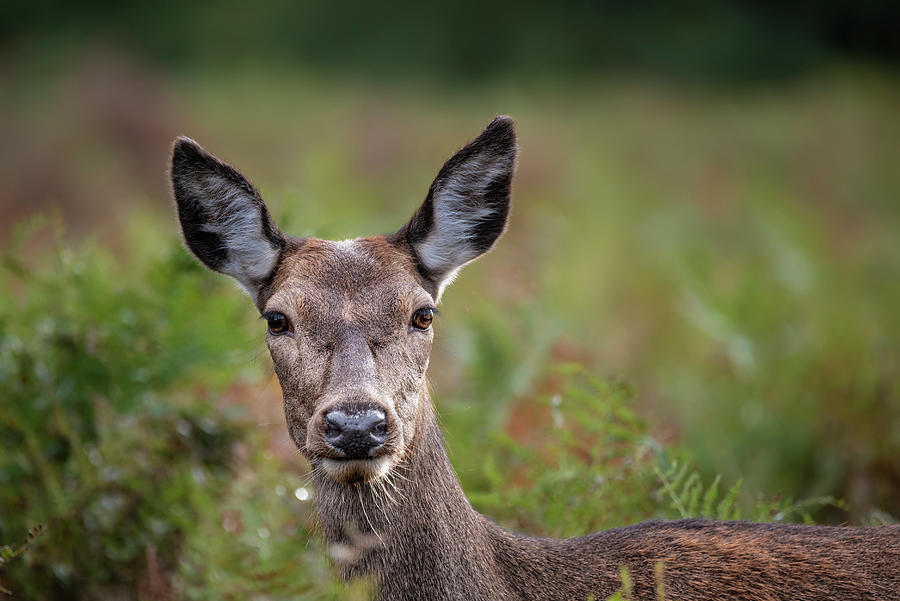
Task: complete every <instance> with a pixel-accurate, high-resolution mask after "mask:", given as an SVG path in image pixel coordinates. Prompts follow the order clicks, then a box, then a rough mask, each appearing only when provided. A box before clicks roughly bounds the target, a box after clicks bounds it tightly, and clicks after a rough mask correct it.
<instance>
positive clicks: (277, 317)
mask: <svg viewBox="0 0 900 601" xmlns="http://www.w3.org/2000/svg"><path fill="white" fill-rule="evenodd" d="M263 317H265V318H266V321H267V322H268V324H269V333H270V334H274V335H276V336H277V335H279V334H284V333H286V332H287V331H288V330H290V329H291V323H290V322H289V321H288V318H287V317H286V316H285V315H284V314H282V313H278V312H277V311H269V312H268V313H266V314H265V315H264V316H263Z"/></svg>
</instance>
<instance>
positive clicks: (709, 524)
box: [170, 116, 900, 601]
mask: <svg viewBox="0 0 900 601" xmlns="http://www.w3.org/2000/svg"><path fill="white" fill-rule="evenodd" d="M517 152H518V147H517V141H516V133H515V127H514V122H513V120H512V119H511V118H510V117H506V116H500V117H496V118H495V119H494V120H493V121H491V123H490V124H489V125H488V126H487V127H486V128H485V129H484V130H483V132H482V133H481V134H480V135H479V136H478V137H477V138H475V139H474V140H473V141H471V142H470V143H468V144H467V145H466V146H464V147H463V148H462V149H461V150H459V151H458V152H456V153H455V154H454V155H452V156H451V158H450V159H449V160H447V161H446V163H445V164H444V165H443V167H441V169H440V171H439V172H438V174H437V177H436V178H435V179H434V181H433V183H432V184H431V187H430V188H429V190H428V192H427V195H426V197H425V200H424V202H423V203H422V204H421V206H419V208H418V209H417V210H416V211H415V213H414V214H413V215H412V218H411V219H410V220H409V221H408V222H407V223H406V224H405V225H403V226H402V227H401V228H400V229H398V230H397V231H395V232H393V233H388V234H379V235H374V236H368V237H361V238H356V239H352V240H343V241H328V240H323V239H319V238H315V237H305V238H295V237H291V236H289V235H286V234H284V233H282V232H281V231H280V230H279V228H278V227H277V225H276V224H275V222H274V221H273V220H272V218H271V216H270V215H269V211H268V209H267V208H266V205H265V203H264V202H263V199H262V196H261V195H260V193H259V191H258V190H257V189H256V188H255V187H254V186H253V184H251V183H250V181H249V180H248V179H247V178H246V177H245V176H243V175H242V174H241V173H240V172H238V171H237V170H236V169H234V168H233V167H231V166H230V165H228V164H227V163H225V162H223V161H221V160H219V159H217V158H215V157H214V156H213V155H211V154H209V153H208V152H207V151H206V150H204V149H203V148H202V147H201V146H200V145H198V144H197V143H196V142H194V141H193V140H191V139H189V138H186V137H179V138H177V139H176V140H175V142H174V145H173V149H172V154H171V165H170V176H171V190H172V195H173V197H174V204H175V209H176V211H177V215H178V219H179V222H180V225H181V232H182V234H183V239H184V243H185V245H186V247H187V249H188V250H189V251H190V252H191V253H192V254H193V255H194V256H195V257H196V258H197V259H198V260H199V261H200V262H201V263H202V264H204V265H205V266H207V267H208V268H210V269H212V270H214V271H217V272H220V273H223V274H226V275H229V276H231V277H232V278H234V279H236V280H237V282H239V283H240V285H241V286H242V287H243V288H244V290H245V291H246V292H247V294H248V295H249V296H250V298H251V299H252V301H253V303H254V304H255V306H256V309H257V310H258V311H259V313H260V315H261V317H262V319H264V320H265V321H266V324H267V332H266V343H267V346H268V350H269V353H270V355H271V358H272V362H273V366H274V371H275V373H276V374H277V377H278V381H279V383H280V385H281V390H282V394H283V398H284V414H285V420H286V423H287V429H288V432H289V435H290V438H291V439H292V441H293V442H294V444H296V446H297V448H298V449H299V450H300V452H301V453H302V454H303V455H304V456H305V457H306V459H307V460H308V461H309V463H310V465H311V467H312V480H313V484H314V486H315V495H314V499H315V508H316V509H315V511H316V514H317V518H318V523H319V525H320V529H321V533H322V534H323V535H324V538H325V540H326V542H327V544H328V548H329V549H330V550H331V555H332V556H333V558H334V562H335V564H336V565H337V568H338V570H339V572H340V574H341V576H342V577H343V578H344V579H345V580H350V579H354V578H367V579H370V580H371V581H372V582H374V585H375V595H376V598H377V599H379V600H382V601H412V600H420V599H446V600H460V601H462V600H465V601H496V600H535V601H537V600H540V601H553V600H559V601H563V600H565V601H572V600H584V599H587V598H589V596H592V597H591V598H593V599H597V600H599V599H606V598H608V597H609V596H611V595H614V594H615V593H616V592H617V591H622V590H623V585H624V582H623V581H624V580H625V579H630V580H631V583H630V587H627V588H626V589H625V592H626V593H627V598H632V599H658V598H659V597H658V593H659V591H660V588H659V587H660V586H661V587H662V589H661V590H663V591H664V596H665V598H666V599H670V600H673V601H679V600H693V601H701V600H723V599H743V600H749V601H763V600H766V601H769V600H778V599H790V600H792V601H813V600H815V601H823V600H844V601H849V600H861V599H871V600H876V599H877V600H891V599H892V600H900V525H884V526H869V527H847V526H812V525H796V524H767V523H752V522H744V521H715V520H706V519H681V520H675V521H666V520H650V521H645V522H641V523H638V524H634V525H629V526H624V527H619V528H614V529H611V530H607V531H603V532H597V533H594V534H588V535H586V536H580V537H576V538H569V539H550V538H540V537H534V536H526V535H521V534H517V533H514V532H511V531H508V530H505V529H503V528H502V527H500V526H498V525H497V524H496V523H494V522H493V521H492V520H491V519H489V518H487V517H485V516H483V515H481V514H480V513H478V512H477V511H476V510H475V509H474V508H473V507H472V505H471V504H470V502H469V501H468V499H467V498H466V495H465V493H464V492H463V490H462V488H461V485H460V483H459V480H458V478H457V476H456V473H455V472H454V469H453V466H452V465H451V463H450V460H449V459H448V455H447V451H446V450H445V443H444V438H443V435H442V433H441V429H440V427H439V424H438V420H437V414H436V410H435V407H434V405H433V403H432V400H431V396H430V392H429V387H428V384H427V379H426V370H427V368H428V362H429V356H430V352H431V348H432V342H433V338H434V331H433V328H432V323H433V321H434V317H435V314H436V313H437V308H436V306H437V305H438V303H439V301H440V299H441V295H442V293H443V291H444V290H445V288H446V287H447V286H448V285H449V284H450V283H451V282H452V281H453V279H454V278H455V277H456V275H457V273H458V272H459V270H460V268H462V267H463V266H464V265H466V264H467V263H469V262H471V261H473V260H475V259H476V258H478V257H479V256H481V255H483V254H485V253H486V252H488V251H489V250H490V249H491V248H492V247H493V246H494V244H495V243H496V241H497V239H498V238H499V237H500V235H501V234H502V233H503V232H504V230H505V229H506V227H507V222H508V220H509V215H510V201H511V191H512V178H513V173H514V171H515V167H516V160H517ZM622 568H625V569H627V571H628V574H629V575H630V576H623V572H622V571H621V570H622Z"/></svg>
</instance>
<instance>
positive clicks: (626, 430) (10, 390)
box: [0, 64, 900, 599]
mask: <svg viewBox="0 0 900 601" xmlns="http://www.w3.org/2000/svg"><path fill="white" fill-rule="evenodd" d="M81 69H82V71H81V73H85V72H87V73H88V74H89V75H91V78H79V77H76V76H72V75H67V74H63V75H62V76H61V77H59V78H56V79H54V78H52V77H48V79H46V80H45V81H43V82H36V81H35V82H31V83H29V85H28V86H25V87H24V88H23V89H19V90H18V91H17V92H16V94H15V95H11V96H9V97H7V98H5V99H4V100H3V102H4V106H3V108H4V109H5V113H6V114H8V115H10V116H11V118H14V119H16V120H17V121H18V122H19V123H21V124H23V125H21V127H23V128H25V129H26V130H27V131H28V132H29V136H28V138H27V139H26V140H25V142H23V144H24V147H23V149H22V152H21V158H20V159H17V160H20V161H22V163H17V164H16V166H14V167H15V170H14V171H7V172H3V176H4V180H8V181H10V189H13V190H16V191H17V192H16V193H17V194H21V198H22V199H29V202H28V204H29V206H33V207H37V208H44V209H47V208H48V206H55V207H56V208H55V210H56V211H58V213H59V214H60V215H61V216H62V219H63V220H65V221H66V224H67V225H66V228H65V233H64V234H61V235H54V234H47V233H46V232H47V231H48V230H52V229H53V228H52V227H51V228H46V227H45V228H39V229H38V230H37V231H36V232H34V233H33V234H31V235H29V236H26V237H25V241H24V242H23V245H21V246H20V247H19V250H10V251H9V252H7V253H6V254H4V265H5V268H4V271H3V273H2V275H0V288H2V289H3V290H5V291H11V293H10V294H8V295H7V294H4V297H3V300H4V302H3V303H2V306H0V386H2V389H3V391H4V394H5V396H6V397H7V398H9V399H10V401H9V402H7V403H5V404H4V405H3V407H2V408H0V418H2V421H0V436H2V439H3V442H4V445H5V446H6V447H7V448H10V449H14V451H13V452H12V453H7V454H4V456H3V458H2V462H0V479H2V480H0V481H2V482H3V483H4V484H3V486H0V491H2V492H0V542H2V543H5V544H9V545H12V546H16V544H17V543H18V542H19V541H21V540H24V538H25V537H26V535H27V531H28V529H29V528H31V527H34V526H36V525H37V524H45V525H46V527H47V529H46V532H45V534H44V535H42V536H41V537H39V538H37V539H36V540H35V541H34V542H33V543H32V545H31V546H30V547H29V548H28V549H27V550H26V551H25V552H24V553H23V554H22V556H21V557H18V558H16V559H15V560H14V561H11V562H10V563H9V565H8V566H4V568H3V574H2V576H0V581H2V583H3V586H6V587H7V588H10V589H12V590H13V591H14V592H20V593H22V594H24V595H25V596H26V597H27V598H35V599H40V598H81V599H87V598H103V597H105V596H108V595H109V594H111V593H110V591H113V590H119V591H121V590H123V586H125V584H124V583H127V584H128V585H131V586H130V589H129V590H130V591H131V592H130V593H129V594H132V595H133V596H136V597H138V598H158V597H159V596H161V595H162V594H163V593H165V594H172V595H175V596H176V597H178V598H190V599H206V598H209V599H213V598H219V599H221V598H225V599H230V598H247V597H248V596H252V597H254V598H260V599H287V598H290V599H295V598H309V599H320V598H324V599H329V598H346V597H345V595H357V596H360V597H363V598H364V593H365V591H364V590H361V591H352V592H350V593H348V592H347V591H344V590H343V589H341V588H340V587H339V586H338V585H336V584H335V583H334V578H333V576H334V574H333V572H332V569H331V567H330V565H329V564H328V561H327V549H324V548H323V545H322V544H321V543H319V542H318V540H319V539H318V538H317V537H316V535H315V531H314V520H313V518H312V515H311V510H310V503H309V501H308V500H307V501H300V500H298V498H297V497H296V496H294V491H296V490H297V489H298V488H301V487H303V478H302V475H303V473H304V471H305V469H306V468H305V466H304V465H303V463H302V462H301V461H300V460H299V458H298V457H297V456H296V454H295V453H294V452H293V451H292V450H291V449H290V447H289V444H288V445H286V444H285V443H284V436H283V431H284V425H283V423H282V421H281V420H282V419H283V418H281V417H280V416H279V411H280V409H279V407H278V403H279V399H278V396H277V392H273V384H272V383H271V380H270V379H271V372H270V367H269V363H268V359H267V357H266V356H265V354H264V348H263V346H264V345H263V342H262V336H261V333H260V330H259V324H258V323H257V322H256V320H255V315H254V311H253V308H252V307H251V305H250V303H249V302H248V301H247V299H246V298H244V297H243V296H242V295H241V294H240V293H239V292H237V291H236V290H235V289H234V287H233V286H231V285H230V284H228V283H227V282H224V281H221V280H220V279H218V278H216V277H215V276H212V275H210V274H207V273H205V272H203V271H202V270H201V269H200V268H199V267H197V266H195V265H194V264H193V263H192V262H191V260H190V258H189V257H188V256H187V255H186V253H184V252H183V251H182V250H181V249H180V248H179V246H178V240H177V235H176V233H175V224H174V221H173V220H172V218H171V216H170V215H169V211H170V207H169V205H168V202H167V200H166V198H165V197H166V190H165V181H164V177H163V175H162V164H163V159H164V156H165V153H166V152H167V149H166V148H167V146H166V145H167V144H168V140H169V139H170V138H171V137H174V135H175V134H178V133H186V134H189V135H191V136H193V137H195V138H196V139H198V140H199V141H200V142H201V143H203V144H205V145H206V146H207V147H208V148H209V149H210V150H212V151H213V152H215V153H217V154H218V155H219V156H221V157H223V158H225V159H226V160H228V161H229V162H231V163H233V164H235V165H236V166H238V167H240V168H241V169H242V170H243V171H244V172H245V173H247V174H248V175H250V176H251V177H252V178H253V180H254V181H255V182H256V183H257V185H258V186H259V187H260V188H261V190H262V192H263V195H264V196H265V197H266V198H267V200H268V202H269V204H270V206H271V208H272V211H273V214H274V215H275V217H276V219H277V220H279V222H280V223H282V225H283V226H284V229H286V230H287V231H289V232H291V233H294V234H297V235H310V234H315V235H320V236H325V237H333V238H342V237H348V236H356V235H364V234H368V233H372V232H375V231H388V230H392V229H395V228H397V227H399V226H400V225H401V224H402V223H403V222H404V220H405V219H406V218H408V216H409V215H410V214H411V213H412V211H413V209H414V208H415V206H416V205H417V203H418V202H420V201H421V199H422V197H423V196H424V193H425V191H426V190H427V187H428V185H429V183H430V180H431V178H432V177H433V176H434V174H435V173H436V171H437V169H438V167H439V166H440V163H441V161H442V160H443V159H445V158H446V157H447V156H448V154H449V153H450V152H451V151H452V150H453V149H455V148H457V147H459V146H460V145H461V144H462V143H463V142H465V140H466V139H467V138H470V137H472V136H474V135H475V134H477V132H478V131H479V128H480V127H482V126H483V125H484V124H485V123H487V121H488V120H489V119H490V117H492V116H493V115H494V114H495V113H500V112H505V113H511V114H513V115H515V116H516V118H517V120H518V130H519V135H520V145H521V147H522V156H521V162H520V166H519V173H518V176H517V180H516V188H515V201H514V202H515V205H514V211H513V217H512V223H511V226H510V229H509V231H508V232H507V234H506V235H505V237H504V239H503V240H502V241H501V243H500V245H499V246H498V248H497V249H496V250H495V251H494V252H492V253H491V254H490V255H489V256H488V257H486V258H485V259H483V260H482V261H480V262H478V263H476V264H474V265H472V266H470V267H468V268H466V270H465V271H464V273H463V274H462V275H461V277H460V278H459V280H458V281H457V282H456V283H455V284H454V285H453V287H451V288H450V289H449V290H448V292H447V293H446V295H445V299H444V301H443V304H442V313H441V316H440V318H439V320H438V322H437V324H436V331H437V342H436V348H435V351H434V357H433V358H432V361H431V366H432V367H431V369H430V376H431V379H432V382H433V384H434V389H435V398H436V401H437V403H438V408H439V411H440V415H441V421H442V424H443V426H444V430H445V433H446V437H447V441H448V447H449V449H450V453H451V458H452V460H453V462H454V466H455V467H456V469H457V471H458V472H459V475H460V478H461V480H462V482H463V486H464V488H465V490H466V492H467V493H468V495H469V496H470V498H471V499H472V500H473V503H474V504H475V505H476V507H478V508H479V509H481V510H482V511H485V512H486V513H487V514H488V515H490V516H491V517H492V518H494V519H497V520H498V521H500V522H501V523H503V524H505V525H507V526H509V527H513V528H518V529H522V530H525V531H527V532H530V533H534V534H549V535H557V536H563V535H570V534H579V533H583V532H586V531H588V530H593V529H599V528H605V527H610V526H615V525H621V524H625V523H630V522H634V521H638V520H640V519H644V518H647V517H653V516H662V517H679V516H682V515H711V516H716V517H736V516H737V515H741V516H743V517H745V518H754V519H767V520H779V521H780V520H787V519H790V520H801V521H805V520H810V519H815V520H818V521H837V522H844V521H851V522H854V523H861V522H869V521H878V520H881V519H889V514H894V515H897V514H898V513H900V486H898V485H897V484H896V483H897V482H898V481H900V480H898V478H900V474H898V471H897V470H898V468H897V466H898V465H900V462H898V461H897V457H898V456H900V399H898V397H897V383H898V380H900V379H898V373H897V370H898V365H897V357H898V356H900V348H898V344H900V336H898V333H900V322H898V320H900V317H898V314H897V311H896V309H895V308H896V307H897V306H900V278H898V277H897V274H898V273H900V245H898V244H897V242H896V232H897V231H900V205H898V204H897V203H896V198H897V193H898V191H900V172H898V171H897V169H896V168H895V165H894V163H895V157H896V156H898V155H900V147H898V146H900V135H898V134H900V115H898V114H897V113H896V110H895V109H894V107H896V106H897V105H898V101H900V86H898V83H897V81H896V80H895V79H894V78H892V77H891V76H884V75H878V74H870V73H861V72H853V71H849V72H845V73H834V74H831V75H829V76H823V77H821V78H818V79H811V80H806V81H804V82H801V83H798V84H795V85H793V86H791V87H785V88H781V89H777V90H776V89H759V88H755V89H729V90H709V89H707V90H696V89H688V90H685V89H678V88H674V87H670V86H660V85H655V84H652V83H646V82H623V81H617V82H609V83H608V85H603V86H600V85H597V86H583V87H581V88H578V89H572V88H570V89H554V88H553V86H550V85H546V86H537V85H535V86H523V87H512V86H507V87H498V88H484V89H481V90H479V91H478V93H477V94H469V93H464V92H446V91H436V90H427V89H425V90H423V89H405V90H404V89H403V88H402V87H396V88H392V89H391V90H384V89H379V88H377V87H373V86H369V85H366V84H362V83H344V84H338V83H335V82H328V81H321V80H314V79H310V78H305V77H302V76H298V75H296V74H293V73H271V72H269V73H267V72H265V71H262V72H255V73H253V74H239V75H240V76H235V75H234V74H224V73H217V74H204V75H201V76H197V77H195V78H191V79H189V80H188V79H187V78H184V79H177V78H175V77H166V76H153V75H152V74H148V73H142V72H140V71H139V70H136V68H135V67H134V66H128V65H126V66H124V67H123V66H121V65H119V66H113V67H109V66H108V65H107V66H102V65H101V66H100V67H97V66H96V65H92V64H87V65H85V66H82V67H81ZM109 71H112V73H113V74H114V75H115V76H114V77H113V76H110V75H109ZM78 72H79V71H78V70H77V69H73V70H72V71H70V72H69V73H78ZM123 72H124V73H125V74H126V75H128V74H130V75H128V76H123V75H122V74H123ZM139 75H140V76H141V77H144V79H141V78H140V77H138V76H139ZM67 77H68V78H69V79H67ZM81 79H87V80H89V81H91V82H92V84H91V85H92V88H91V89H92V90H94V92H93V93H96V91H97V90H101V91H102V90H104V89H106V88H105V86H113V89H115V90H116V93H117V94H119V95H120V97H119V100H116V99H115V98H116V97H114V98H113V100H109V97H108V96H105V95H103V94H100V95H99V96H97V98H100V99H101V100H102V101H103V102H111V103H112V105H111V106H113V107H114V108H117V109H119V110H120V111H121V112H119V113H115V112H114V111H112V110H110V106H106V108H105V109H103V110H101V108H102V107H101V108H97V106H96V105H97V104H98V102H100V101H97V100H96V98H94V97H88V100H87V101H85V100H83V98H82V95H84V94H87V93H88V92H87V91H86V89H83V88H81V87H79V83H78V82H79V81H81ZM136 82H137V83H136ZM113 84H115V85H113ZM38 92H53V93H38ZM92 98H94V99H93V100H92ZM35 99H37V100H36V102H37V103H38V104H37V105H35V104H34V103H33V102H31V100H35ZM80 99H81V100H80ZM79 102H81V104H79ZM117 103H118V104H117ZM100 104H101V105H102V102H100ZM73 107H75V108H73ZM78 107H81V108H78ZM78 110H80V111H82V112H81V113H78V114H79V115H80V117H79V118H77V119H76V118H73V116H72V115H73V111H78ZM110 115H115V119H112V117H111V116H110ZM147 123H154V124H155V125H154V127H153V128H149V127H146V128H144V129H141V128H140V127H138V126H142V124H143V125H146V124H147ZM86 140H90V141H91V142H90V144H87V143H86V142H85V141H86ZM36 149H52V150H42V151H41V152H40V153H38V152H37V150H36ZM35 153H37V154H35ZM34 156H37V157H39V158H40V161H41V163H40V166H41V171H40V173H41V174H42V177H41V178H36V179H35V178H34V177H33V176H31V177H32V179H31V180H29V179H26V175H24V174H28V173H34V172H35V171H34V168H33V165H31V164H30V163H28V161H30V160H33V159H32V158H30V157H34ZM29 166H30V167H31V169H26V168H25V167H29ZM3 168H4V169H12V167H9V166H5V167H3ZM39 183H40V184H41V185H38V184H39ZM48 190H49V191H48ZM54 198H55V199H56V200H55V201H54V200H53V199H54ZM16 206H18V205H16ZM23 214H24V213H23ZM23 214H18V213H17V214H15V215H14V216H15V217H16V219H20V218H21V217H22V215H23ZM12 220H13V219H12V218H10V219H8V220H7V221H12ZM122 224H125V225H124V226H123V225H122ZM86 232H89V233H90V235H89V236H87V240H85V239H84V238H85V233H86ZM3 237H4V238H5V239H6V240H7V246H9V245H10V244H11V243H10V242H9V240H10V239H11V234H10V231H6V232H4V233H3ZM559 366H564V367H559ZM573 366H577V367H573ZM592 374H600V376H602V377H597V376H595V375H592ZM267 382H269V383H268V384H267ZM625 382H627V383H628V384H626V383H625ZM160 466H165V469H162V468H161V467H160ZM12 482H15V483H21V484H20V485H17V486H11V485H9V484H8V483H12ZM738 483H740V484H738ZM313 494H314V493H313ZM301 496H302V495H301ZM796 499H800V501H797V500H796ZM836 500H840V501H836ZM808 504H811V505H809V506H808ZM572 507H575V510H572V509H571V508H572ZM885 516H888V517H885ZM307 541H310V542H309V544H308V546H306V545H307ZM135 583H137V585H136V586H135ZM117 587H118V588H117ZM125 588H128V587H125ZM362 588H363V589H364V588H365V587H362Z"/></svg>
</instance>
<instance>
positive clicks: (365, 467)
mask: <svg viewBox="0 0 900 601" xmlns="http://www.w3.org/2000/svg"><path fill="white" fill-rule="evenodd" d="M392 463H393V462H392V460H391V457H390V456H387V455H382V456H381V457H374V458H371V459H369V458H366V459H334V458H331V457H322V458H320V459H319V465H320V466H321V467H322V470H323V471H324V472H325V474H326V475H327V476H328V477H329V478H331V479H332V480H334V481H336V482H340V483H342V484H352V483H356V482H375V481H377V480H380V479H381V478H384V477H385V476H386V475H387V473H388V472H389V471H390V470H391V466H392Z"/></svg>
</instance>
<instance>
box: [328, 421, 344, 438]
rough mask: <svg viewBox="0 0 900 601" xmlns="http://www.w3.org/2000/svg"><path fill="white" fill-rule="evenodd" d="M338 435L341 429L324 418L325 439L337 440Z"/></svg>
mask: <svg viewBox="0 0 900 601" xmlns="http://www.w3.org/2000/svg"><path fill="white" fill-rule="evenodd" d="M340 435H341V427H340V426H339V425H338V424H337V423H335V422H333V421H331V420H330V419H328V418H327V417H326V418H325V438H327V439H328V440H333V439H335V438H338V437H339V436H340Z"/></svg>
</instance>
